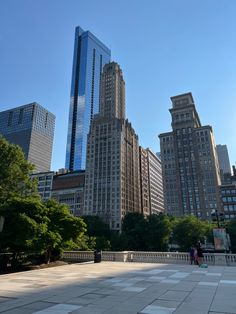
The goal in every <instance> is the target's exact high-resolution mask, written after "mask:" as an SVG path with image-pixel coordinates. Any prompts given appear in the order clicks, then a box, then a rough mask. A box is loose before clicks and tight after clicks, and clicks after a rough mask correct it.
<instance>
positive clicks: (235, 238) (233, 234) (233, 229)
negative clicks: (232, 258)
mask: <svg viewBox="0 0 236 314" xmlns="http://www.w3.org/2000/svg"><path fill="white" fill-rule="evenodd" d="M227 229H228V233H229V236H230V242H231V250H232V252H233V253H236V219H233V220H231V221H230V222H229V224H228V228H227Z"/></svg>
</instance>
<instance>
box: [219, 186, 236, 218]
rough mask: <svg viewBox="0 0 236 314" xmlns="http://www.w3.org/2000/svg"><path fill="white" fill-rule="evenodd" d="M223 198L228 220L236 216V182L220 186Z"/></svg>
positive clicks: (225, 214)
mask: <svg viewBox="0 0 236 314" xmlns="http://www.w3.org/2000/svg"><path fill="white" fill-rule="evenodd" d="M220 193H221V200H222V204H223V210H224V219H225V220H226V221H228V220H231V219H234V218H236V184H230V185H222V186H221V187H220Z"/></svg>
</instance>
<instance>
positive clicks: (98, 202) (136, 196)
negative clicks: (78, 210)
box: [84, 62, 140, 231]
mask: <svg viewBox="0 0 236 314" xmlns="http://www.w3.org/2000/svg"><path fill="white" fill-rule="evenodd" d="M101 82H102V83H101V92H100V97H101V98H100V111H99V114H97V115H95V116H94V118H93V121H92V124H91V127H90V132H89V135H88V142H87V160H86V178H85V203H84V215H98V216H100V217H101V218H102V219H103V220H104V221H105V222H106V223H108V224H109V226H110V228H111V229H113V230H117V231H119V230H120V228H121V221H122V218H123V217H124V215H125V214H126V213H128V212H140V188H139V145H138V136H137V135H136V134H135V131H134V130H133V128H132V126H131V124H130V123H129V122H128V120H126V119H125V82H124V80H123V75H122V71H121V69H120V67H119V65H118V64H117V63H115V62H112V63H109V64H106V65H105V67H104V70H103V74H102V78H101Z"/></svg>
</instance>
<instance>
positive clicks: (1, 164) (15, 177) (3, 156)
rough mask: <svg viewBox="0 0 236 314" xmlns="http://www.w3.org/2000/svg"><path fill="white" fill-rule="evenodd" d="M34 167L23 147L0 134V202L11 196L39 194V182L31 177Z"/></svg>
mask: <svg viewBox="0 0 236 314" xmlns="http://www.w3.org/2000/svg"><path fill="white" fill-rule="evenodd" d="M33 169H34V166H33V165H32V164H31V163H29V162H28V161H27V160H26V159H25V156H24V153H23V151H22V149H21V148H20V147H19V146H18V145H13V144H10V143H9V142H8V141H7V140H5V139H4V138H3V137H2V136H0V203H4V202H5V201H6V200H8V199H10V198H11V197H24V196H26V195H32V194H34V195H37V192H36V191H37V184H36V182H35V181H34V180H32V179H31V178H30V174H31V173H32V171H33Z"/></svg>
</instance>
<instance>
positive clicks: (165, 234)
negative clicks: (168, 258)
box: [144, 214, 172, 251]
mask: <svg viewBox="0 0 236 314" xmlns="http://www.w3.org/2000/svg"><path fill="white" fill-rule="evenodd" d="M147 226H148V227H147V231H146V233H145V234H144V237H145V238H146V244H147V249H148V250H149V251H166V250H167V247H168V243H169V238H170V234H171V231H172V223H171V220H170V218H169V217H168V216H166V215H163V214H160V215H150V216H148V217H147Z"/></svg>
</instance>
